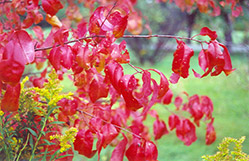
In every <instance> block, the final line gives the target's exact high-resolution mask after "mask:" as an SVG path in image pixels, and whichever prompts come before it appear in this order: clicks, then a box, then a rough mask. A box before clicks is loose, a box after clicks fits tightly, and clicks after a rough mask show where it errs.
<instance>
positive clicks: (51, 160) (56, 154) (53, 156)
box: [50, 149, 60, 161]
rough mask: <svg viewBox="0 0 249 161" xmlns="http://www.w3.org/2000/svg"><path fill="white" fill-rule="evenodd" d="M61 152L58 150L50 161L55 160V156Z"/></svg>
mask: <svg viewBox="0 0 249 161" xmlns="http://www.w3.org/2000/svg"><path fill="white" fill-rule="evenodd" d="M59 152H60V149H59V150H57V151H56V152H55V153H54V154H53V155H52V156H51V158H50V161H52V160H53V159H54V158H55V156H56V155H57V154H58V153H59Z"/></svg>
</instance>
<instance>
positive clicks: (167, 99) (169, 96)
mask: <svg viewBox="0 0 249 161" xmlns="http://www.w3.org/2000/svg"><path fill="white" fill-rule="evenodd" d="M172 98H173V92H172V91H171V89H169V90H168V92H167V93H166V94H165V95H164V97H163V98H162V99H163V104H165V105H169V104H170V103H171V100H172Z"/></svg>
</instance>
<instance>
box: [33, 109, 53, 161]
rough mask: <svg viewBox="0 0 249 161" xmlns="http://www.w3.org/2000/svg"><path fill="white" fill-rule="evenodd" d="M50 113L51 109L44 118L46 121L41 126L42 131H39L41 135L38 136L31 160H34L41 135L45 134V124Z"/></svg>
mask: <svg viewBox="0 0 249 161" xmlns="http://www.w3.org/2000/svg"><path fill="white" fill-rule="evenodd" d="M50 110H52V108H51V109H50ZM49 113H50V112H49V110H48V114H47V115H46V117H45V118H44V121H43V125H42V128H41V131H40V132H39V136H38V138H37V140H36V142H35V146H34V148H33V150H32V154H31V157H30V159H29V161H32V159H33V158H34V155H35V151H36V148H37V145H38V143H39V141H40V139H41V137H42V135H43V133H42V132H43V130H44V128H45V126H46V122H47V120H48V117H49Z"/></svg>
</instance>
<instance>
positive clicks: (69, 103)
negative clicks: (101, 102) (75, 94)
mask: <svg viewBox="0 0 249 161" xmlns="http://www.w3.org/2000/svg"><path fill="white" fill-rule="evenodd" d="M57 105H58V106H61V108H60V110H61V111H62V112H63V114H64V115H66V116H72V115H74V114H75V113H76V110H77V108H78V101H77V100H76V99H74V100H69V99H66V98H62V99H61V100H60V101H58V103H57Z"/></svg>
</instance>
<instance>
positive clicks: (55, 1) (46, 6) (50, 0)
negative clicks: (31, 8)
mask: <svg viewBox="0 0 249 161" xmlns="http://www.w3.org/2000/svg"><path fill="white" fill-rule="evenodd" d="M42 8H43V10H44V11H45V12H46V13H48V14H50V15H51V16H54V15H55V14H56V13H57V12H58V11H59V10H60V9H62V8H63V5H62V4H61V2H60V1H59V0H42Z"/></svg>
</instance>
